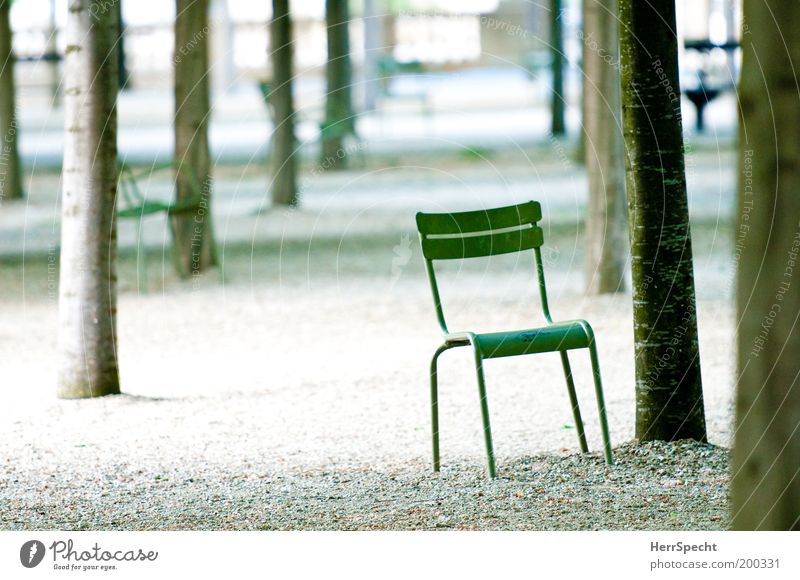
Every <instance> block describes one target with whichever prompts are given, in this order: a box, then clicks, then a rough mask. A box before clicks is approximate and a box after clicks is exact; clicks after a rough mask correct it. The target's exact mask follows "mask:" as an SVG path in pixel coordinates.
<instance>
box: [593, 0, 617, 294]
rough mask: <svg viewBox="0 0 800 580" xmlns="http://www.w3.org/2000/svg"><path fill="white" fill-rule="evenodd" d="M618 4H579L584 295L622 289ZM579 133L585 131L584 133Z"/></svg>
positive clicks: (609, 0)
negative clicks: (583, 138) (584, 189)
mask: <svg viewBox="0 0 800 580" xmlns="http://www.w3.org/2000/svg"><path fill="white" fill-rule="evenodd" d="M617 14H618V12H617V0H584V3H583V23H584V27H583V30H584V33H583V69H584V74H583V103H584V111H585V113H584V116H583V120H584V121H583V122H584V129H585V131H586V146H585V150H586V151H585V154H586V158H585V159H586V172H587V176H588V178H589V197H588V207H587V215H586V291H587V293H588V294H608V293H612V292H619V291H621V290H624V288H625V263H626V261H627V254H628V246H627V228H626V222H625V161H624V157H623V139H622V119H621V116H622V105H621V97H620V75H619V21H618V20H617ZM582 134H583V132H582Z"/></svg>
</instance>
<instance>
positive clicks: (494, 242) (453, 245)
mask: <svg viewBox="0 0 800 580" xmlns="http://www.w3.org/2000/svg"><path fill="white" fill-rule="evenodd" d="M540 219H542V207H541V206H540V205H539V203H538V202H536V201H529V202H526V203H522V204H519V205H511V206H508V207H499V208H494V209H486V210H478V211H465V212H459V213H421V212H420V213H418V214H417V229H418V230H419V234H420V237H421V240H422V254H423V255H424V256H425V258H426V259H427V260H461V259H465V258H479V257H482V256H494V255H497V254H507V253H509V252H521V251H523V250H530V249H532V248H538V247H540V246H541V245H542V243H543V239H544V233H543V232H542V228H540V227H539V226H537V225H536V222H538V221H539V220H540Z"/></svg>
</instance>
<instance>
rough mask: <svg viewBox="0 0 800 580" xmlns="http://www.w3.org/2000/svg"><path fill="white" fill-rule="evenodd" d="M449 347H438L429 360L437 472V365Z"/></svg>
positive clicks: (432, 427) (436, 468)
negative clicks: (441, 355) (440, 356)
mask: <svg viewBox="0 0 800 580" xmlns="http://www.w3.org/2000/svg"><path fill="white" fill-rule="evenodd" d="M448 348H449V347H447V346H446V345H442V346H440V347H439V348H438V349H436V352H435V353H434V355H433V358H432V359H431V436H432V439H433V470H434V471H439V379H438V377H437V363H438V360H439V355H440V354H442V353H443V352H444V351H446V350H447V349H448Z"/></svg>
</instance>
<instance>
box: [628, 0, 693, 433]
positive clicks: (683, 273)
mask: <svg viewBox="0 0 800 580" xmlns="http://www.w3.org/2000/svg"><path fill="white" fill-rule="evenodd" d="M619 12H620V55H621V67H622V118H623V128H624V136H625V148H626V156H625V164H626V173H627V194H628V214H629V222H630V229H631V260H632V268H631V269H632V274H633V317H634V343H635V345H636V438H637V439H639V440H641V441H647V440H654V439H663V440H668V441H671V440H676V439H696V440H698V441H705V440H706V426H705V412H704V407H703V389H702V382H701V378H700V353H699V349H698V345H697V312H696V307H695V292H694V273H693V271H692V241H691V232H690V228H689V207H688V200H687V196H686V174H685V167H684V157H683V134H682V133H683V128H682V123H681V109H680V94H681V92H680V86H679V84H678V45H677V39H676V38H675V33H674V30H675V0H649V1H648V2H641V1H639V0H619Z"/></svg>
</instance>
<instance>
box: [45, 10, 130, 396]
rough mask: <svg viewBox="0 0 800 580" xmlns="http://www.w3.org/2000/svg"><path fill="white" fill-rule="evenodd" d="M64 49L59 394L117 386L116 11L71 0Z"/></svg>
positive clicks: (104, 392) (108, 389) (102, 391)
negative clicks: (64, 119)
mask: <svg viewBox="0 0 800 580" xmlns="http://www.w3.org/2000/svg"><path fill="white" fill-rule="evenodd" d="M66 37H67V38H66V50H65V57H64V58H65V75H64V77H65V88H64V103H65V117H66V128H65V129H66V130H65V136H64V170H63V200H62V220H61V272H60V276H61V279H60V284H59V303H58V315H59V321H58V347H59V355H60V363H59V370H58V396H59V397H62V398H83V397H97V396H101V395H109V394H114V393H119V371H118V369H117V348H116V346H117V345H116V313H117V284H116V282H117V275H116V254H117V230H116V219H115V213H114V204H115V199H116V194H117V112H116V98H117V90H118V82H119V75H118V71H117V65H118V61H117V55H116V39H117V11H116V10H114V9H113V8H111V9H109V7H108V6H107V5H106V3H105V2H103V1H102V0H96V1H92V2H90V1H86V0H71V1H70V4H69V10H68V11H67V21H66Z"/></svg>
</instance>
